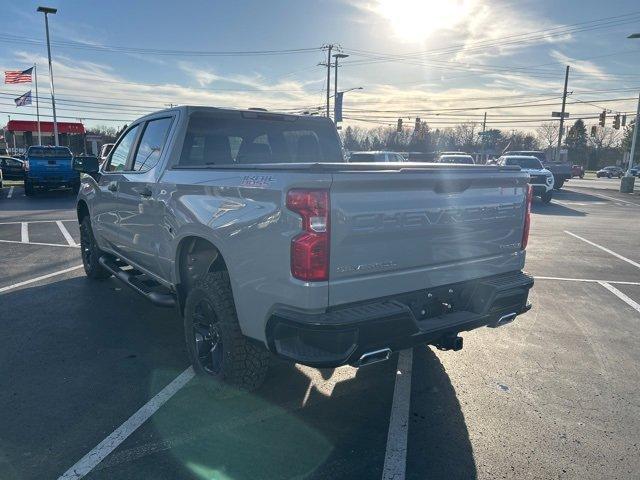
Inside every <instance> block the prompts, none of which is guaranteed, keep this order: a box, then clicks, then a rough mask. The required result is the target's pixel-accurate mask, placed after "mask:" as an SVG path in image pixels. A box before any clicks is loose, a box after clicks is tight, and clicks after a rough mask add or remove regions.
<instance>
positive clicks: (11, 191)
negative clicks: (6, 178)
mask: <svg viewBox="0 0 640 480" xmlns="http://www.w3.org/2000/svg"><path fill="white" fill-rule="evenodd" d="M12 196H13V185H11V186H10V187H9V193H7V198H11V197H12Z"/></svg>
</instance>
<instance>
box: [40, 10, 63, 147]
mask: <svg viewBox="0 0 640 480" xmlns="http://www.w3.org/2000/svg"><path fill="white" fill-rule="evenodd" d="M57 11H58V9H57V8H51V7H38V12H40V13H44V28H45V31H46V32H47V55H48V56H49V83H50V85H51V108H52V110H53V141H54V143H55V146H56V147H57V146H58V121H57V119H56V95H55V91H54V89H53V66H52V65H51V43H50V42H49V14H50V13H51V14H55V13H56V12H57Z"/></svg>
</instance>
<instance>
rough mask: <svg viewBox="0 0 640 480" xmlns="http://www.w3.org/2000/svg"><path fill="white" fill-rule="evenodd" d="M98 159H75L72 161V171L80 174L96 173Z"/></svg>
mask: <svg viewBox="0 0 640 480" xmlns="http://www.w3.org/2000/svg"><path fill="white" fill-rule="evenodd" d="M98 167H99V163H98V159H97V158H96V157H76V158H74V159H73V169H74V170H75V171H76V172H81V173H89V174H91V173H98Z"/></svg>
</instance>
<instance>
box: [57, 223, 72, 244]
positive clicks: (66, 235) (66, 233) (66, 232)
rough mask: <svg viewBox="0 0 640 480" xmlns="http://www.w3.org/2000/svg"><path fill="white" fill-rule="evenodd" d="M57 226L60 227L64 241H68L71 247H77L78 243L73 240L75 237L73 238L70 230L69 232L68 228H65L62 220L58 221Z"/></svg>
mask: <svg viewBox="0 0 640 480" xmlns="http://www.w3.org/2000/svg"><path fill="white" fill-rule="evenodd" d="M56 225H58V228H59V229H60V231H61V232H62V236H63V237H64V239H65V240H66V241H67V243H68V244H69V246H70V247H75V246H76V241H75V240H74V239H73V237H72V236H71V234H70V233H69V230H67V227H65V226H64V225H63V224H62V221H61V220H58V221H56Z"/></svg>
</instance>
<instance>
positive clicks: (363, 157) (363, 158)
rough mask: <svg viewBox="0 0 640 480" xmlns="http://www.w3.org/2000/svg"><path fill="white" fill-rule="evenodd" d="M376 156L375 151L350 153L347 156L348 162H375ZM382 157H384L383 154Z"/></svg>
mask: <svg viewBox="0 0 640 480" xmlns="http://www.w3.org/2000/svg"><path fill="white" fill-rule="evenodd" d="M378 158H379V157H378V156H377V155H376V154H375V153H352V154H351V156H350V157H349V163H367V162H375V161H377V160H378ZM382 158H384V156H383V157H382Z"/></svg>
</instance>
